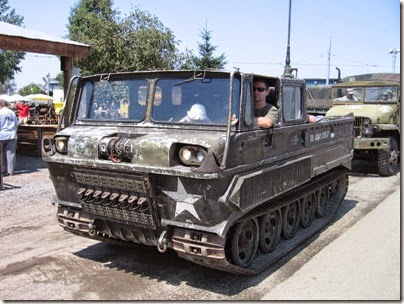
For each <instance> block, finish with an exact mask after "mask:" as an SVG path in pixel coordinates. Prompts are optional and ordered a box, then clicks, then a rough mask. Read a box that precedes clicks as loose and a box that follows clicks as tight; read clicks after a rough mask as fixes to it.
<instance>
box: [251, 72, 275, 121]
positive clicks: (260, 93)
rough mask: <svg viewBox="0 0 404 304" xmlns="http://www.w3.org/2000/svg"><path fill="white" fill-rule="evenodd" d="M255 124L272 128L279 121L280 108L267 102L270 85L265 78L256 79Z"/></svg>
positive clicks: (254, 87)
mask: <svg viewBox="0 0 404 304" xmlns="http://www.w3.org/2000/svg"><path fill="white" fill-rule="evenodd" d="M253 95H254V124H255V125H258V126H260V127H261V128H270V127H272V126H273V125H275V124H276V123H277V122H278V109H277V108H276V107H275V106H273V105H272V104H269V103H267V96H268V95H269V85H268V83H267V82H266V81H265V80H264V79H257V80H254V84H253Z"/></svg>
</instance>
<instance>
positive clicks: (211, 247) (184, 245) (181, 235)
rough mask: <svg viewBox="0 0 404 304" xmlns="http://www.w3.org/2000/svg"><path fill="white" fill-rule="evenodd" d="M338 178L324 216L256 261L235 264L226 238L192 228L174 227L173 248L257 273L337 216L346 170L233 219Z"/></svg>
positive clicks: (229, 269) (183, 255) (201, 261)
mask: <svg viewBox="0 0 404 304" xmlns="http://www.w3.org/2000/svg"><path fill="white" fill-rule="evenodd" d="M337 181H339V184H338V187H337V189H336V192H335V193H334V194H332V195H330V196H329V201H328V207H327V211H326V214H325V215H324V216H323V217H321V218H316V219H315V220H314V222H313V223H312V224H311V225H310V226H309V227H308V228H305V229H303V228H301V229H300V230H299V231H298V232H297V233H296V235H295V236H294V237H293V238H292V239H290V240H284V239H282V240H281V241H280V243H279V244H278V245H277V247H276V249H275V250H274V251H273V252H271V253H267V254H264V253H262V252H261V253H260V252H258V254H257V256H256V257H255V259H254V261H253V262H252V263H251V264H250V266H248V267H247V268H242V267H239V266H236V265H234V264H232V263H231V262H230V261H229V259H228V258H227V257H226V240H224V239H222V238H219V237H218V236H216V235H213V234H212V235H210V234H206V233H201V232H197V231H195V232H192V231H190V230H187V229H175V232H174V235H173V248H174V250H176V251H177V253H178V255H179V256H180V257H181V258H184V259H187V260H190V261H192V262H194V263H197V264H200V265H203V266H207V267H211V268H215V269H220V270H223V271H226V272H231V273H236V274H244V275H255V274H257V273H259V272H261V271H263V270H264V269H266V268H268V267H269V266H270V265H272V264H274V263H275V262H276V261H278V260H279V259H280V258H282V257H283V256H285V255H286V254H287V253H288V252H290V251H292V250H293V249H295V248H296V247H298V246H299V245H300V244H302V243H303V242H304V241H305V240H307V239H308V238H310V237H311V236H313V235H314V234H316V233H318V232H319V231H320V230H321V229H323V228H324V227H325V226H327V225H328V224H329V223H330V222H331V221H332V220H333V219H334V217H335V215H336V213H337V211H338V209H339V207H340V205H341V203H342V201H343V200H344V197H345V194H346V192H347V188H348V176H347V172H346V170H333V171H331V172H328V173H327V174H325V175H324V176H321V177H319V178H316V179H315V180H314V181H312V182H309V183H308V184H306V185H303V186H302V187H298V188H297V189H295V190H293V191H291V192H289V193H287V194H286V195H283V196H281V197H278V198H277V199H276V200H272V201H269V202H268V203H266V204H264V205H263V206H260V207H258V208H256V209H255V210H253V211H252V212H250V213H248V214H246V215H245V216H243V217H242V218H240V219H239V220H238V221H237V222H235V223H234V224H236V223H238V222H241V221H244V220H247V219H249V218H258V217H260V216H262V215H264V214H266V213H269V212H271V211H274V210H276V209H279V208H282V207H284V206H286V205H287V204H289V203H290V202H293V201H295V200H297V199H299V198H301V197H302V196H305V195H308V194H310V193H314V192H315V191H318V190H319V189H321V188H323V187H326V186H328V185H330V184H332V183H335V182H337Z"/></svg>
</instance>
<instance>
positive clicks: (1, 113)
mask: <svg viewBox="0 0 404 304" xmlns="http://www.w3.org/2000/svg"><path fill="white" fill-rule="evenodd" d="M7 105H8V104H7V101H5V100H2V99H0V143H1V144H2V146H3V155H1V157H3V167H2V168H1V169H2V170H3V175H4V176H7V175H14V168H15V160H16V148H17V127H18V118H17V116H16V115H15V113H14V111H12V110H10V109H9V108H8V107H7Z"/></svg>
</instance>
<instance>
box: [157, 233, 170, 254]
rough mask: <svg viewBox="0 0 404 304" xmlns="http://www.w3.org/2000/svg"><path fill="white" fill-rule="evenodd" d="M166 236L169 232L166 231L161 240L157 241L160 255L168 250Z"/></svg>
mask: <svg viewBox="0 0 404 304" xmlns="http://www.w3.org/2000/svg"><path fill="white" fill-rule="evenodd" d="M166 234H167V230H164V231H163V232H162V233H161V234H160V237H159V240H158V241H157V250H158V251H159V252H160V253H164V252H166V250H167V243H168V242H167V237H166Z"/></svg>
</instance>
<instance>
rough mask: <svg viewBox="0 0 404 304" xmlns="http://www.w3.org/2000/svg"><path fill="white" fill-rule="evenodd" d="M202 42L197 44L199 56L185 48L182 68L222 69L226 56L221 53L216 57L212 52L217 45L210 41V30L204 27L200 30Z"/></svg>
mask: <svg viewBox="0 0 404 304" xmlns="http://www.w3.org/2000/svg"><path fill="white" fill-rule="evenodd" d="M201 38H202V42H201V43H199V44H198V50H199V55H200V56H199V57H198V56H195V55H193V53H192V51H189V50H187V51H186V54H185V55H184V63H183V64H182V66H181V67H182V68H184V69H199V70H205V69H223V68H224V66H225V65H226V57H225V55H224V54H221V55H220V56H218V57H215V56H214V52H215V50H216V48H217V46H214V45H212V43H211V41H210V40H211V31H208V30H207V28H204V29H203V30H202V31H201Z"/></svg>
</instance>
